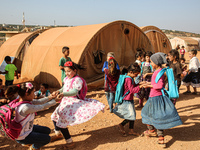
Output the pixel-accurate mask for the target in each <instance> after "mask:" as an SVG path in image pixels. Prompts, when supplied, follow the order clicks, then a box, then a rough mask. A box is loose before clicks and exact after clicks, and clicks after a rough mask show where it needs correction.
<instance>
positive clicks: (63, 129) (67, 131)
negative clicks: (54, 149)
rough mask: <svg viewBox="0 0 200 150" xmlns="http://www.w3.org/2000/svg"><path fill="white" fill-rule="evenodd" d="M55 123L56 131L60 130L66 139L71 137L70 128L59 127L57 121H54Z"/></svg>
mask: <svg viewBox="0 0 200 150" xmlns="http://www.w3.org/2000/svg"><path fill="white" fill-rule="evenodd" d="M53 124H54V127H55V130H56V131H60V132H61V133H62V134H63V136H64V138H65V140H67V139H70V138H71V135H70V133H69V130H68V128H59V127H57V126H56V122H55V121H53Z"/></svg>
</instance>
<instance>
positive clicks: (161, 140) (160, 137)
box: [157, 129, 166, 147]
mask: <svg viewBox="0 0 200 150" xmlns="http://www.w3.org/2000/svg"><path fill="white" fill-rule="evenodd" d="M157 134H158V144H160V145H161V146H163V147H165V146H166V145H165V142H164V131H163V130H158V129H157Z"/></svg>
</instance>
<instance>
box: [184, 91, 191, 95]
mask: <svg viewBox="0 0 200 150" xmlns="http://www.w3.org/2000/svg"><path fill="white" fill-rule="evenodd" d="M190 93H191V91H186V92H183V94H190Z"/></svg>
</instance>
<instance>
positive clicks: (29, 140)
mask: <svg viewBox="0 0 200 150" xmlns="http://www.w3.org/2000/svg"><path fill="white" fill-rule="evenodd" d="M50 132H51V130H50V129H49V128H48V127H43V126H38V125H34V127H33V131H32V132H31V133H30V134H29V135H28V136H27V137H26V138H25V139H24V140H19V141H17V142H18V143H20V144H32V148H34V149H39V148H40V147H42V146H44V145H46V144H48V143H49V142H50V140H51V137H50V136H49V134H50Z"/></svg>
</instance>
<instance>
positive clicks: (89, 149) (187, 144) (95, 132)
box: [0, 55, 200, 150]
mask: <svg viewBox="0 0 200 150" xmlns="http://www.w3.org/2000/svg"><path fill="white" fill-rule="evenodd" d="M199 56H200V55H198V58H200V57H199ZM186 58H187V62H189V59H188V57H187V56H186ZM184 91H186V88H185V87H184V86H181V87H180V98H179V99H178V101H177V104H176V108H177V111H178V113H179V115H180V117H181V119H182V121H183V125H181V126H178V127H175V128H172V129H169V130H166V131H165V135H166V136H165V142H167V147H166V149H170V150H189V149H192V150H199V149H200V93H198V95H192V94H189V95H183V94H182V93H183V92H184ZM198 91H199V89H198ZM87 97H88V98H94V99H97V100H99V101H100V102H102V103H104V104H106V105H107V100H106V97H105V94H104V90H103V89H99V90H95V91H89V92H88V94H87ZM135 105H136V106H137V105H138V99H135ZM55 108H56V106H54V107H52V108H50V109H48V110H45V111H43V112H39V113H38V115H37V116H36V118H35V121H34V123H35V124H39V125H44V126H48V127H49V128H51V129H52V134H51V135H53V123H52V121H51V119H50V116H51V114H52V112H53V111H54V109H55ZM136 113H137V120H136V121H135V131H136V132H139V133H142V132H143V131H144V130H146V125H144V124H142V120H141V109H137V110H136ZM121 121H122V119H120V118H119V117H117V116H116V115H114V114H113V113H109V110H105V112H104V113H103V112H100V113H99V114H98V115H96V116H95V117H94V118H92V119H91V120H90V121H88V122H86V123H83V124H80V125H76V126H70V127H69V131H70V133H71V135H72V138H73V140H74V142H75V144H76V147H75V148H74V149H75V150H93V149H95V150H133V149H134V150H154V149H156V150H157V149H158V150H159V149H163V148H161V147H160V146H159V145H158V144H156V143H157V138H146V137H136V136H127V137H123V136H122V135H121V134H120V132H119V131H118V128H117V125H118V124H119V123H120V122H121ZM125 128H126V130H127V131H128V126H125ZM64 144H65V140H64V139H63V140H59V141H56V142H53V143H49V144H48V145H46V146H45V147H44V148H43V149H46V150H47V149H48V150H62V149H63V145H64ZM0 149H5V150H25V149H27V148H26V147H22V146H21V145H20V144H17V143H16V142H15V141H12V140H8V139H6V138H4V137H2V136H0Z"/></svg>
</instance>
